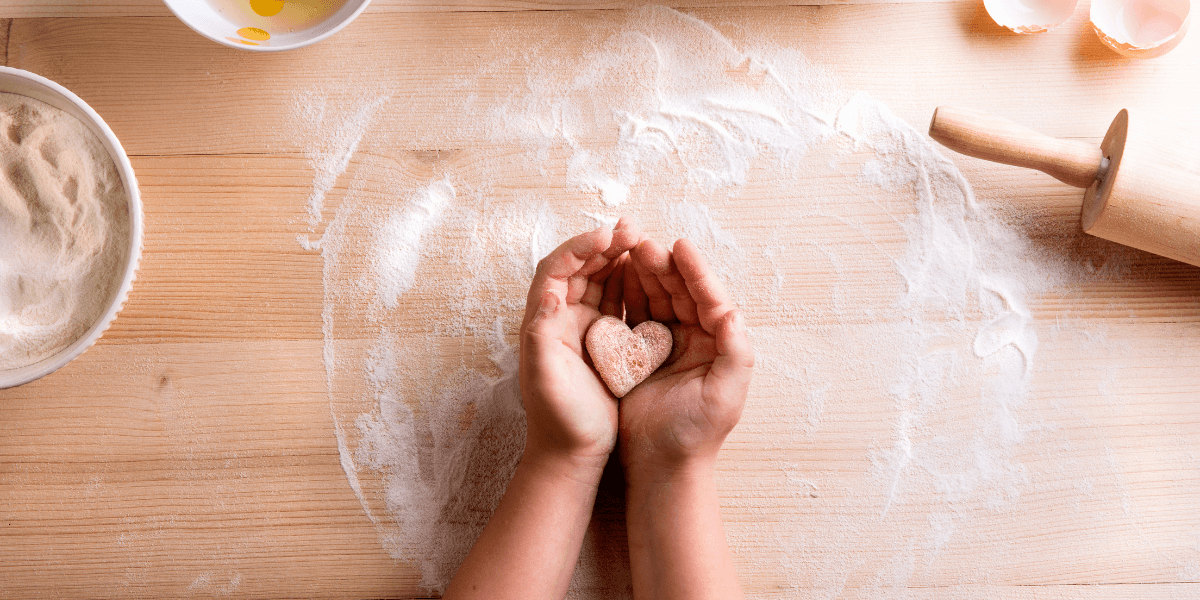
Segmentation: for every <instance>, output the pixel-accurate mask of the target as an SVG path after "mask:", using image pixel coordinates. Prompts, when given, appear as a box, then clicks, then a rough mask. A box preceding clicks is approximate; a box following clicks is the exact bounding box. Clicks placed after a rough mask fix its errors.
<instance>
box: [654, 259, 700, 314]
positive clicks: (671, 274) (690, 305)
mask: <svg viewBox="0 0 1200 600" xmlns="http://www.w3.org/2000/svg"><path fill="white" fill-rule="evenodd" d="M658 281H659V283H660V284H662V287H663V289H664V290H666V291H667V293H668V294H670V295H671V310H673V311H674V312H675V318H676V319H678V320H679V322H680V323H686V324H689V325H694V324H697V323H699V322H700V321H699V318H698V317H697V314H696V301H695V300H693V299H692V292H691V290H689V289H688V286H687V281H686V280H685V279H684V278H683V275H682V274H681V273H680V272H679V265H678V264H677V262H676V260H675V254H674V253H673V252H672V253H671V255H670V260H669V261H668V265H667V271H666V273H663V274H662V275H659V276H658Z"/></svg>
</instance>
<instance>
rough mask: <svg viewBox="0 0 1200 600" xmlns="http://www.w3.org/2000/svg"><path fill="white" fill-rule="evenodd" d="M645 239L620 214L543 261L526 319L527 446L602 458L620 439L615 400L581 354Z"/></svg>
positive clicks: (523, 358)
mask: <svg viewBox="0 0 1200 600" xmlns="http://www.w3.org/2000/svg"><path fill="white" fill-rule="evenodd" d="M640 239H641V232H640V231H638V229H637V227H636V226H634V225H633V224H631V223H626V222H621V223H618V225H617V227H616V228H615V229H613V230H612V231H611V232H609V231H606V230H602V229H601V230H596V231H593V232H589V233H585V234H582V235H579V236H576V237H574V238H571V239H570V240H568V241H567V242H566V243H564V244H563V245H561V246H559V247H558V248H557V249H555V250H554V251H553V252H551V253H550V254H549V255H548V256H547V257H546V258H545V259H543V260H542V261H541V263H539V264H538V270H537V273H536V274H535V275H534V280H533V283H532V284H531V285H530V288H529V299H528V302H527V303H526V309H525V320H524V322H523V323H522V325H521V368H520V377H521V391H522V397H523V399H524V402H525V412H526V416H527V422H528V425H529V427H528V430H527V446H528V445H530V444H532V445H534V446H538V447H540V448H542V449H547V450H552V451H555V452H561V453H566V454H570V455H573V456H579V457H588V458H604V457H607V456H608V454H609V453H610V452H612V449H613V447H614V446H615V445H616V437H617V401H616V398H614V397H613V395H612V394H610V393H609V392H608V389H607V388H606V387H605V386H604V383H603V382H601V381H600V379H599V377H598V376H597V375H596V372H595V371H593V370H592V368H591V366H590V365H589V364H588V363H587V361H586V359H585V358H584V352H583V336H584V333H585V332H586V331H587V328H588V327H589V326H590V325H591V323H592V322H593V321H595V320H596V319H597V318H598V317H599V316H600V314H601V312H602V302H601V301H602V298H603V296H604V294H605V289H606V286H609V285H610V282H617V283H619V282H620V281H621V280H622V278H623V273H624V269H623V268H621V264H622V261H623V260H624V259H623V258H622V257H624V256H626V254H625V253H626V252H627V251H628V250H629V249H630V248H632V247H633V246H634V245H635V244H636V243H637V242H638V241H640ZM603 310H604V311H607V312H610V313H611V307H607V306H606V307H603Z"/></svg>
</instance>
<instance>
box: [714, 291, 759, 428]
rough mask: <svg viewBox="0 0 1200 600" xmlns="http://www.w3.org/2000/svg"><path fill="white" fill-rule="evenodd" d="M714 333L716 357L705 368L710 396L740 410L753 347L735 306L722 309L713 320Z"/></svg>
mask: <svg viewBox="0 0 1200 600" xmlns="http://www.w3.org/2000/svg"><path fill="white" fill-rule="evenodd" d="M715 334H716V336H715V337H716V340H715V341H716V346H717V356H716V358H714V359H713V363H712V368H711V369H710V370H709V376H710V377H712V381H711V382H709V383H711V385H712V388H711V392H712V394H714V396H713V397H712V398H710V399H711V400H714V401H716V402H719V403H722V404H724V403H727V402H728V403H731V404H735V405H737V406H738V407H739V409H740V406H741V405H742V404H743V403H744V402H745V400H746V394H747V392H748V391H749V390H750V374H751V373H752V372H753V370H754V349H753V348H752V347H751V346H750V337H749V336H748V335H747V334H746V324H745V321H744V320H743V319H742V311H740V310H738V309H736V308H735V309H731V310H729V311H728V312H726V313H725V314H724V315H723V316H722V317H721V320H720V321H718V322H717V326H716V331H715Z"/></svg>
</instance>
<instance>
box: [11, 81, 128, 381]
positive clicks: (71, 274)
mask: <svg viewBox="0 0 1200 600" xmlns="http://www.w3.org/2000/svg"><path fill="white" fill-rule="evenodd" d="M128 252H129V209H128V195H127V194H126V192H125V188H124V186H123V185H122V183H121V177H120V174H119V173H118V171H117V168H116V165H115V163H114V162H113V160H112V157H111V156H109V154H108V152H107V151H106V150H105V148H104V146H103V145H102V143H101V141H100V139H99V138H98V137H97V136H96V135H95V134H93V133H92V132H91V131H90V130H89V129H88V128H87V127H86V126H85V125H84V124H83V123H82V122H80V121H79V120H78V119H76V118H75V117H73V116H71V115H69V114H67V113H66V112H63V111H61V110H59V109H57V108H54V107H52V106H50V105H48V104H45V103H43V102H40V101H38V100H34V99H32V98H29V97H26V96H21V95H18V94H8V93H0V369H15V368H20V367H23V366H27V365H31V364H34V363H36V362H38V361H41V360H44V359H46V358H48V357H50V356H52V355H54V354H55V353H56V352H58V351H59V350H61V349H62V348H64V347H66V346H68V345H70V344H71V343H72V342H74V341H75V340H77V339H79V338H80V337H82V336H83V335H85V334H86V333H87V331H88V330H89V329H90V328H91V327H92V326H93V325H94V324H95V323H96V321H97V320H99V319H100V318H101V317H102V316H103V314H104V312H105V310H106V308H107V307H108V305H109V303H110V302H111V300H112V298H113V296H114V295H115V294H117V292H118V290H119V288H120V285H121V271H122V269H123V268H124V266H125V257H126V255H127V254H128Z"/></svg>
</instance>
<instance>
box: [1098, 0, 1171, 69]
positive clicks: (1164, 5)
mask: <svg viewBox="0 0 1200 600" xmlns="http://www.w3.org/2000/svg"><path fill="white" fill-rule="evenodd" d="M1191 5H1192V3H1191V0H1092V13H1091V21H1092V28H1093V29H1095V30H1096V35H1098V36H1100V41H1102V42H1104V44H1105V45H1107V46H1108V47H1109V48H1112V49H1113V50H1116V51H1117V52H1118V53H1119V54H1122V55H1124V56H1129V57H1133V58H1154V57H1155V56H1162V55H1163V54H1166V53H1167V52H1169V51H1171V49H1172V48H1174V47H1175V46H1177V45H1179V42H1180V40H1182V39H1183V35H1184V34H1185V33H1187V28H1188V22H1189V21H1190V19H1191V7H1192V6H1191Z"/></svg>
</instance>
